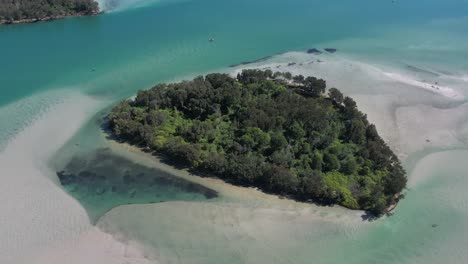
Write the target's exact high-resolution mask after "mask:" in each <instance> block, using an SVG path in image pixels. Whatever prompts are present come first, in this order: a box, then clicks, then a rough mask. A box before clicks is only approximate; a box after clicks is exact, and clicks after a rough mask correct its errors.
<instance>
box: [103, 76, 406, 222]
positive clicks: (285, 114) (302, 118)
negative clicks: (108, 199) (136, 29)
mask: <svg viewBox="0 0 468 264" xmlns="http://www.w3.org/2000/svg"><path fill="white" fill-rule="evenodd" d="M326 92H327V93H326ZM325 93H326V94H325ZM108 117H109V125H110V128H111V130H112V133H113V134H114V135H115V136H116V137H118V138H119V139H121V140H123V141H126V142H129V143H131V144H136V145H139V146H141V147H144V148H147V149H150V150H152V151H155V152H156V153H159V154H164V155H167V156H168V157H170V158H171V159H173V160H175V161H176V162H178V163H180V164H183V165H185V166H188V167H190V168H192V169H196V170H199V171H204V172H207V173H210V174H213V175H216V176H218V177H220V178H221V179H224V180H225V181H227V182H230V183H233V184H239V185H243V186H256V187H259V188H261V189H262V190H264V191H267V192H271V193H275V194H279V195H285V196H288V197H291V198H294V199H298V200H304V201H314V202H317V203H321V204H340V205H343V206H345V207H348V208H351V209H363V210H367V211H370V212H372V213H373V214H375V215H381V214H382V213H384V212H385V211H386V209H387V208H388V207H389V206H390V205H392V204H394V203H395V199H397V194H399V193H400V192H401V191H402V190H403V188H405V186H406V177H405V172H404V170H403V168H402V166H401V163H400V161H399V160H398V158H397V157H396V155H395V154H394V153H393V152H392V151H391V149H390V148H389V147H388V146H387V144H386V143H385V142H384V141H383V140H382V138H380V136H379V135H378V133H377V130H376V128H375V126H374V125H372V124H369V122H368V120H367V117H366V115H365V114H363V113H362V112H360V111H359V110H358V109H357V106H356V102H355V101H354V100H353V99H352V98H350V97H347V96H344V95H343V94H342V93H341V92H340V91H339V90H338V89H335V88H331V89H328V91H327V89H326V83H325V81H324V80H321V79H317V78H314V77H307V78H305V77H304V76H292V75H291V74H290V73H273V72H272V71H269V70H267V71H260V70H244V71H243V72H242V73H240V74H238V76H237V78H233V77H230V76H229V75H227V74H219V73H214V74H209V75H207V76H205V77H202V76H201V77H197V78H195V79H194V80H192V81H184V82H180V83H175V84H158V85H156V86H154V87H153V88H151V89H150V90H147V91H140V92H138V95H137V96H136V98H135V99H134V100H125V101H123V102H121V103H120V104H118V105H117V106H115V107H114V108H113V110H112V111H111V113H110V114H109V116H108Z"/></svg>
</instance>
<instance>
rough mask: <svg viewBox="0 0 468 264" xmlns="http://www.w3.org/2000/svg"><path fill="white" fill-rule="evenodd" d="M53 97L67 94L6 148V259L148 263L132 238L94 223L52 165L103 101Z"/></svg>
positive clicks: (2, 247)
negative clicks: (116, 235)
mask: <svg viewBox="0 0 468 264" xmlns="http://www.w3.org/2000/svg"><path fill="white" fill-rule="evenodd" d="M47 96H51V97H55V98H56V97H60V98H61V99H60V100H59V101H58V102H55V103H54V104H53V105H52V106H51V107H49V108H48V109H47V110H44V111H41V112H40V114H39V115H37V116H36V118H35V119H34V120H33V121H31V122H30V124H29V125H28V126H27V127H26V128H24V129H23V130H22V131H21V132H19V133H18V134H17V135H16V136H15V137H14V138H12V139H11V140H10V141H9V142H8V143H7V145H6V147H5V149H4V150H3V151H2V152H1V153H0V168H2V169H1V176H2V184H1V185H0V200H1V201H3V202H2V203H1V204H0V211H1V214H2V217H1V219H0V236H1V237H2V239H1V240H0V252H1V254H0V263H15V264H21V263H25V264H33V263H48V264H50V263H127V262H128V261H131V262H132V263H146V262H145V259H144V258H143V257H142V256H141V254H139V252H138V251H137V250H133V249H132V248H133V247H132V245H131V244H130V243H128V244H122V243H120V242H118V241H116V240H114V239H113V238H112V236H111V235H109V234H105V233H103V232H102V231H100V230H99V229H98V228H96V227H93V226H92V225H91V224H90V222H89V219H88V216H87V214H86V211H85V210H84V209H83V208H82V207H81V205H80V204H79V203H78V202H77V201H75V200H74V199H73V198H72V197H70V196H69V195H68V194H67V193H65V192H64V191H63V190H62V188H61V187H60V186H59V185H58V180H57V179H56V176H55V171H53V170H51V169H50V168H49V167H48V166H47V164H48V160H49V159H50V158H51V157H52V156H53V154H54V153H55V152H56V151H58V149H59V148H60V147H61V146H62V145H64V144H65V143H66V142H67V141H68V140H69V139H70V138H71V136H72V135H73V134H74V133H76V131H77V130H78V129H79V128H80V127H81V126H82V124H83V123H85V122H86V121H87V120H88V119H89V117H90V116H92V115H93V114H94V113H95V112H96V111H97V109H98V107H99V102H98V101H96V100H94V99H92V98H89V97H86V96H84V95H81V94H77V93H74V92H72V91H67V92H66V95H63V94H60V96H59V95H57V94H50V95H49V94H48V95H47ZM39 97H44V96H43V95H39ZM12 107H14V106H12ZM16 107H20V106H16ZM30 114H37V113H30Z"/></svg>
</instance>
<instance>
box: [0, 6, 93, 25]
mask: <svg viewBox="0 0 468 264" xmlns="http://www.w3.org/2000/svg"><path fill="white" fill-rule="evenodd" d="M98 12H99V6H98V3H97V2H95V1H94V0H0V23H6V24H9V23H18V22H34V21H41V20H50V19H55V18H60V17H66V16H77V15H94V14H97V13H98Z"/></svg>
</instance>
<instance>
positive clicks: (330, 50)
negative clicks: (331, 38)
mask: <svg viewBox="0 0 468 264" xmlns="http://www.w3.org/2000/svg"><path fill="white" fill-rule="evenodd" d="M324 50H325V51H326V52H329V53H335V52H337V51H338V50H337V49H334V48H326V49H324Z"/></svg>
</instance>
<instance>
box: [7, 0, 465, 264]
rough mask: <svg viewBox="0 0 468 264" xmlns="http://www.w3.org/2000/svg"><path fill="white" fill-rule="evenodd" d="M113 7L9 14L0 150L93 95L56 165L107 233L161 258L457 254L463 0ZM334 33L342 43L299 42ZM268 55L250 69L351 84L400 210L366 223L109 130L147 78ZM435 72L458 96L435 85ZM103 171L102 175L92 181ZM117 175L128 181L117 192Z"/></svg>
mask: <svg viewBox="0 0 468 264" xmlns="http://www.w3.org/2000/svg"><path fill="white" fill-rule="evenodd" d="M105 6H106V7H108V8H109V10H108V12H107V13H105V14H103V15H101V16H96V17H80V18H70V19H64V20H59V21H54V22H50V23H37V24H25V25H15V26H4V27H0V58H1V59H2V63H1V66H0V67H1V70H0V88H1V92H2V96H0V150H1V151H2V152H3V151H8V148H7V146H8V145H9V144H10V143H11V142H14V141H15V138H16V136H17V135H18V134H19V133H21V131H27V130H28V128H30V127H31V126H32V124H34V121H35V120H37V119H39V118H47V115H48V114H49V109H52V110H51V111H53V109H54V106H57V105H61V104H64V103H67V102H68V103H69V102H71V101H73V100H74V98H75V96H77V94H78V95H79V96H85V97H86V98H91V99H90V100H93V101H95V102H97V105H98V107H97V108H96V109H94V108H93V109H92V110H90V111H89V112H87V115H88V118H87V120H88V121H87V122H84V123H83V124H81V128H80V129H79V130H78V132H77V133H76V134H75V135H73V137H72V139H71V140H70V141H68V143H66V144H65V145H63V146H62V147H61V149H60V150H59V151H58V152H57V153H55V155H53V159H52V160H49V161H48V162H47V164H48V166H50V167H52V168H53V169H54V170H55V171H62V170H65V171H66V173H68V174H67V175H70V174H74V175H75V174H76V175H75V176H76V177H75V178H79V182H78V184H77V183H76V182H71V183H70V181H69V182H68V183H70V184H64V185H65V186H64V187H63V188H64V190H66V191H67V192H68V193H69V194H70V195H71V196H72V197H74V198H75V199H76V200H77V201H79V202H80V204H81V205H82V206H83V207H84V208H85V209H86V210H87V212H88V215H89V217H90V219H91V220H93V221H95V224H96V225H97V226H98V227H99V228H101V229H102V230H103V231H105V232H108V233H110V234H118V235H119V236H120V237H124V238H127V239H129V240H130V239H131V240H136V241H139V242H141V243H142V244H143V245H145V250H146V253H145V254H146V255H147V256H148V258H149V259H154V260H157V261H159V262H161V263H204V264H206V263H220V262H223V263H344V262H346V263H441V262H446V263H464V261H463V260H464V259H465V258H466V257H467V253H466V252H465V250H464V249H465V246H464V245H466V243H467V242H468V231H467V230H468V224H467V223H468V221H467V220H468V195H467V194H466V191H465V190H466V186H468V179H467V177H466V172H467V171H468V167H467V166H466V164H465V162H464V161H465V160H466V159H467V158H468V152H467V151H466V147H467V144H466V143H467V139H468V122H467V121H468V107H467V106H466V105H465V103H466V99H465V98H466V96H467V95H468V60H466V58H468V34H467V32H468V17H467V14H468V1H464V0H447V1H436V0H426V1H421V0H409V1H396V2H393V1H371V0H363V1H338V0H333V1H316V0H309V1H306V0H292V1H287V2H286V1H279V0H271V1H264V0H250V1H247V0H239V1H226V0H217V1H215V0H193V1H169V0H166V1H146V2H145V1H134V2H132V1H117V2H113V3H106V4H105ZM211 37H213V38H215V41H214V42H209V41H208V39H209V38H211ZM329 47H330V48H337V49H338V52H337V53H335V54H327V53H324V54H322V55H308V54H306V53H305V51H306V50H307V49H308V48H319V49H323V48H329ZM272 55H276V56H274V57H271V58H269V59H267V60H264V61H261V62H257V63H253V64H248V65H244V66H243V67H259V68H265V67H271V68H273V67H277V69H281V70H286V69H287V70H290V71H293V72H300V73H306V74H312V75H317V76H320V77H324V78H326V79H327V81H328V82H329V83H330V85H333V86H337V87H338V88H340V89H342V90H343V91H344V92H345V93H348V94H351V95H352V96H353V97H355V98H356V100H357V101H358V103H359V105H360V107H362V108H363V110H364V111H365V112H366V113H368V115H369V118H370V120H371V121H372V122H375V123H376V124H377V127H378V128H379V132H380V133H381V134H382V135H383V136H384V138H385V139H387V140H388V141H389V144H390V145H391V146H392V148H394V150H395V151H396V152H397V154H399V156H400V157H401V158H402V159H403V160H404V163H405V166H406V168H407V170H408V176H409V183H410V184H409V190H408V192H407V197H406V199H404V200H403V201H402V202H401V203H400V205H399V206H398V208H397V210H396V211H395V214H394V215H393V216H392V217H388V218H382V219H379V220H377V221H374V222H368V221H363V219H362V218H361V216H362V212H355V211H348V210H345V209H342V208H336V207H335V208H322V207H316V206H314V205H304V204H298V203H294V202H290V201H285V200H280V199H277V198H275V197H270V196H268V195H264V194H261V193H258V192H256V191H255V190H250V189H249V190H244V189H242V188H237V187H232V186H228V185H226V184H222V183H220V182H217V181H214V180H210V179H203V178H198V177H193V176H190V175H188V174H187V173H186V172H179V171H176V170H174V169H173V168H170V167H168V166H166V165H164V164H160V163H157V162H153V161H152V160H151V158H148V157H147V156H146V155H145V154H141V153H138V152H136V151H134V150H131V149H130V150H129V149H128V147H125V146H120V145H117V144H115V143H113V142H109V141H108V140H106V139H105V135H103V134H102V132H101V127H100V125H101V123H102V121H103V117H104V116H105V113H106V111H108V109H109V107H110V105H111V104H112V103H115V102H117V101H119V100H122V99H125V98H128V97H130V96H132V95H133V94H135V92H136V91H137V90H139V89H143V88H148V87H151V85H153V84H155V83H157V82H161V81H174V80H180V79H184V78H190V77H192V76H195V75H198V74H203V73H207V72H210V71H227V72H232V71H235V70H238V69H239V68H240V67H235V68H232V67H229V65H234V64H238V63H241V62H246V61H254V60H256V59H259V58H263V57H266V56H272ZM319 61H321V62H319ZM288 62H297V63H298V64H297V65H296V66H294V67H290V68H287V64H288ZM309 63H311V64H309ZM278 66H279V68H278ZM395 76H396V77H395ZM435 82H437V85H440V86H441V87H449V88H451V89H452V90H451V91H452V92H454V93H456V94H457V95H458V96H457V97H451V96H446V94H444V93H441V90H434V89H435V88H434V89H432V90H431V86H434V85H435ZM427 85H429V86H427ZM449 94H450V93H449ZM452 94H453V93H452ZM83 107H86V106H83ZM64 114H67V113H64ZM66 125H67V124H66V123H59V124H54V126H53V127H51V130H60V129H61V127H62V126H66ZM33 132H34V131H33ZM33 144H34V143H33ZM25 151H28V150H27V149H26V150H25ZM103 153H104V154H103ZM77 164H78V165H77ZM90 171H91V173H90ZM80 173H81V174H80ZM128 174H131V177H130V178H128V177H127V175H128ZM79 175H81V176H79ZM96 175H98V176H99V177H98V179H100V180H98V181H100V182H98V183H96V182H95V181H90V180H89V177H90V176H91V177H92V176H96ZM142 175H143V176H142ZM174 175H176V176H174ZM48 176H49V177H50V178H51V180H52V181H55V182H58V178H57V175H55V174H51V175H48ZM61 177H62V178H63V175H62V176H61ZM67 177H71V176H67ZM139 177H141V178H144V179H143V182H144V184H139V182H138V180H139ZM67 179H68V180H69V178H67ZM155 179H156V180H155ZM62 180H63V179H62ZM122 184H130V185H131V184H134V186H132V189H131V190H121V191H120V192H119V189H118V188H119V187H122V186H121V185H122ZM112 186H114V187H115V188H114V189H113V188H112ZM214 194H216V195H214ZM215 196H216V197H215ZM119 205H122V206H119Z"/></svg>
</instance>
